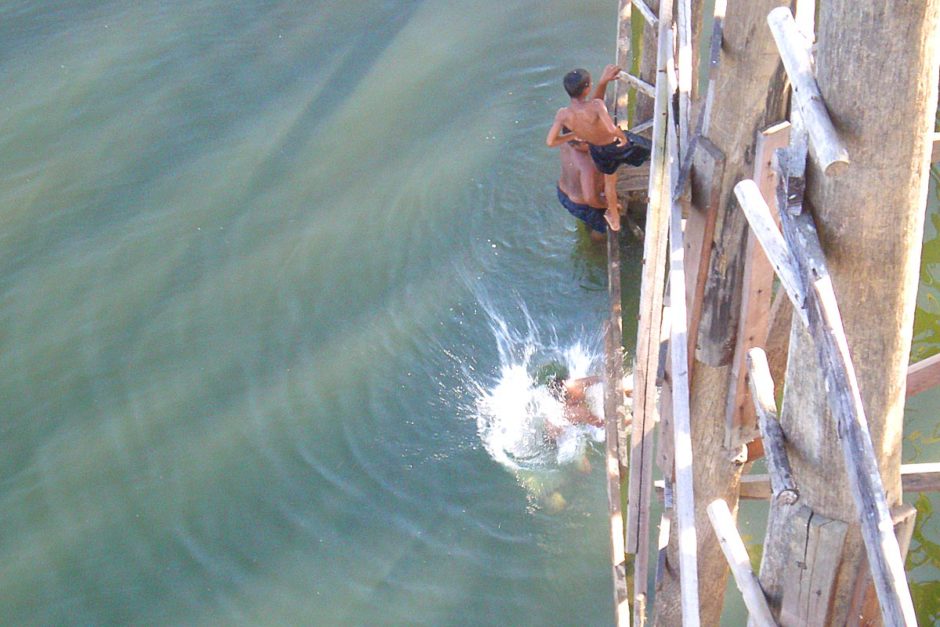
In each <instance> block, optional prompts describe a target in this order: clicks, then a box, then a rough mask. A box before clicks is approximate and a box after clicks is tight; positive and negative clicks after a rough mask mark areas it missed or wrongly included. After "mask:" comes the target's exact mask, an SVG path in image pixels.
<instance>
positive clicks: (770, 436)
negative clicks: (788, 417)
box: [747, 348, 800, 505]
mask: <svg viewBox="0 0 940 627" xmlns="http://www.w3.org/2000/svg"><path fill="white" fill-rule="evenodd" d="M747 370H748V374H749V377H748V379H749V383H750V386H751V397H752V398H753V399H754V401H753V403H754V407H755V410H756V412H757V414H758V416H759V417H760V430H761V433H762V434H763V436H764V451H765V452H766V454H767V470H768V472H769V473H770V481H771V487H772V489H773V494H774V499H775V500H779V501H786V502H787V503H788V504H791V505H792V504H793V503H796V502H797V500H799V498H800V493H799V490H798V489H797V487H796V483H795V482H794V481H793V473H792V471H791V470H790V460H789V458H788V457H787V448H786V438H785V437H784V434H783V429H782V428H781V427H780V423H779V422H778V421H777V404H776V403H775V402H774V381H773V379H772V378H771V377H770V367H769V366H768V365H767V355H765V354H764V351H763V350H762V349H760V348H752V349H751V350H749V351H748V353H747Z"/></svg>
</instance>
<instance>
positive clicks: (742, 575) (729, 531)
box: [707, 499, 777, 627]
mask: <svg viewBox="0 0 940 627" xmlns="http://www.w3.org/2000/svg"><path fill="white" fill-rule="evenodd" d="M707 509H708V518H709V520H711V522H712V527H713V528H714V529H715V535H716V536H718V542H719V543H720V544H721V551H722V552H723V553H724V554H725V559H727V560H728V566H730V567H731V574H732V575H733V576H734V581H735V583H736V584H737V586H738V590H740V591H741V596H742V597H743V598H744V605H745V607H747V611H748V613H749V614H750V620H751V621H753V624H755V625H759V626H760V627H771V626H775V625H776V624H777V622H776V621H775V620H774V617H773V614H771V613H770V607H768V606H767V599H766V598H764V592H763V591H762V590H761V587H760V584H759V583H758V582H757V577H756V576H755V575H754V571H752V570H751V561H750V558H749V557H748V555H747V549H746V548H745V546H744V542H743V541H742V540H741V536H740V535H739V534H738V529H737V527H736V526H735V524H734V518H733V517H732V516H731V511H730V510H729V509H728V504H727V503H725V502H724V501H722V500H721V499H715V500H714V501H712V502H711V503H709V505H708V508H707ZM749 624H751V623H749Z"/></svg>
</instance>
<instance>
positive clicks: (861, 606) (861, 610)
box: [846, 503, 917, 627]
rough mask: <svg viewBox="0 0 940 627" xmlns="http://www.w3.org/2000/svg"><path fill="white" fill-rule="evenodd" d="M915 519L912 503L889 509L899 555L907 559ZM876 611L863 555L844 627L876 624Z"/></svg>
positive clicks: (874, 597)
mask: <svg viewBox="0 0 940 627" xmlns="http://www.w3.org/2000/svg"><path fill="white" fill-rule="evenodd" d="M916 519H917V509H916V508H915V507H914V506H913V505H908V504H907V503H901V504H900V505H898V506H897V507H894V508H892V510H891V520H892V521H893V522H894V535H895V536H897V539H898V545H899V546H900V547H901V556H902V557H903V558H905V559H907V550H908V548H910V545H911V536H912V535H913V533H914V522H915V520H916ZM879 618H880V612H879V611H878V595H877V594H876V593H875V588H874V586H873V585H872V582H871V573H870V571H869V569H868V563H867V562H866V561H865V556H864V555H863V556H862V564H861V567H860V568H859V570H858V578H857V579H856V580H855V590H853V592H852V601H851V606H850V609H849V620H848V622H847V623H846V627H862V626H865V627H868V626H870V625H877V624H878V623H879V622H880V621H879Z"/></svg>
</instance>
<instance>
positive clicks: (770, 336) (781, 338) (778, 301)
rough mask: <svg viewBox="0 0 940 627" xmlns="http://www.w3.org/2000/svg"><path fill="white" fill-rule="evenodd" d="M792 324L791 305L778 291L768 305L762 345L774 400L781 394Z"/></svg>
mask: <svg viewBox="0 0 940 627" xmlns="http://www.w3.org/2000/svg"><path fill="white" fill-rule="evenodd" d="M792 323H793V305H792V303H790V299H789V297H788V296H787V293H786V290H782V289H778V290H777V293H776V294H775V295H774V300H773V302H772V303H771V304H770V328H769V329H768V330H767V341H766V342H765V344H764V351H765V352H766V353H767V363H768V364H769V365H770V375H771V376H772V377H773V380H774V398H778V397H779V396H780V394H781V393H782V392H783V382H784V379H786V373H787V361H788V358H789V352H790V327H791V326H792Z"/></svg>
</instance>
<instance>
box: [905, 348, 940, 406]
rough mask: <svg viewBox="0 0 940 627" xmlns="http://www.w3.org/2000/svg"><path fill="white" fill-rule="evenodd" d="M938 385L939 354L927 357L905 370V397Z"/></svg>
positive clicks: (939, 373) (939, 370)
mask: <svg viewBox="0 0 940 627" xmlns="http://www.w3.org/2000/svg"><path fill="white" fill-rule="evenodd" d="M937 385H940V354H937V355H934V356H933V357H928V358H927V359H924V360H921V361H919V362H917V363H916V364H912V365H911V366H910V367H908V369H907V397H908V398H910V397H912V396H915V395H917V394H920V393H921V392H926V391H927V390H929V389H930V388H933V387H936V386H937Z"/></svg>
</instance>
